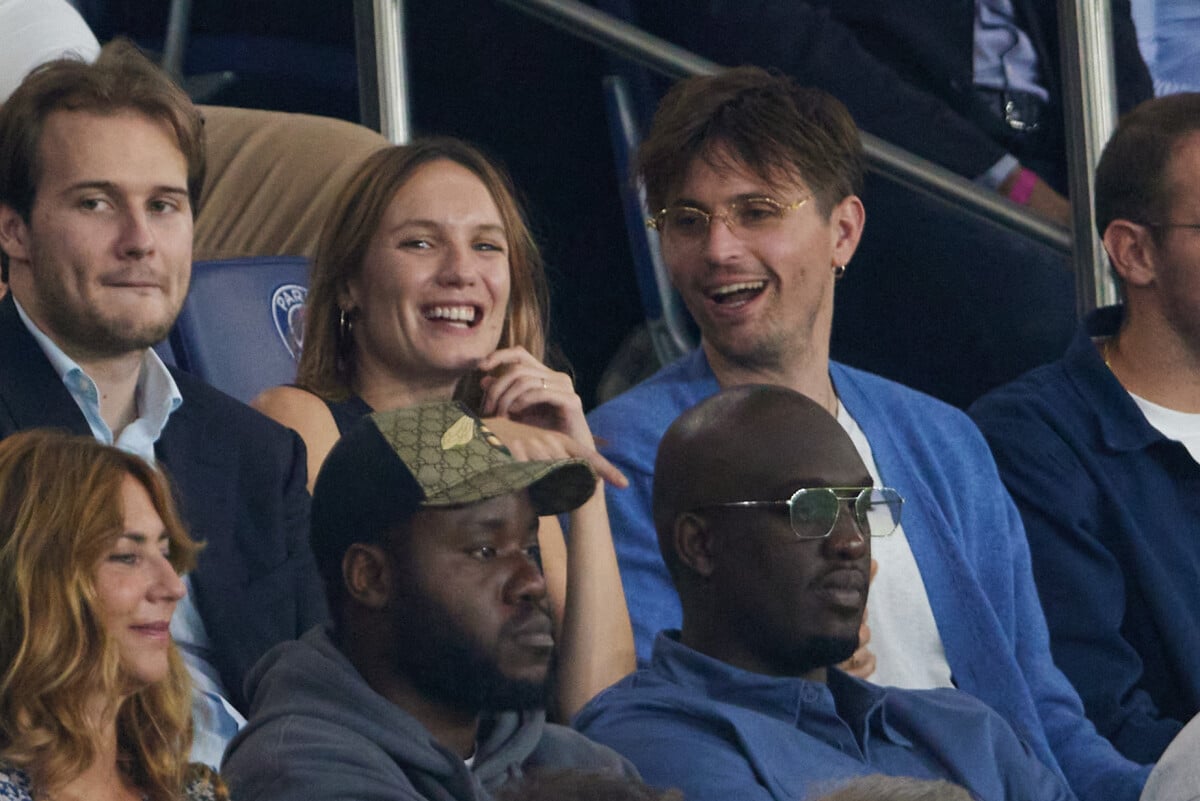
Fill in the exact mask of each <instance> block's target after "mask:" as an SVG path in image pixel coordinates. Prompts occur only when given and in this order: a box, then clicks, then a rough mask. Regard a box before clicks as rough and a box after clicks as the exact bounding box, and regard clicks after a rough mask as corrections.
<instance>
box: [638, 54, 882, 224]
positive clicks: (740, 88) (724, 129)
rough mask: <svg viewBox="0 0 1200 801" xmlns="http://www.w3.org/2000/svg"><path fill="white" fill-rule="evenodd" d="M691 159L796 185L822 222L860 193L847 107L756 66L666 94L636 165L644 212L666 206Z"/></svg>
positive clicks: (858, 158)
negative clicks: (811, 197)
mask: <svg viewBox="0 0 1200 801" xmlns="http://www.w3.org/2000/svg"><path fill="white" fill-rule="evenodd" d="M697 157H700V158H703V159H705V160H706V161H709V163H711V164H713V166H715V167H725V166H730V165H729V164H728V163H723V162H726V161H727V160H728V159H730V158H732V159H733V160H734V161H735V163H736V164H738V165H740V166H743V167H746V168H749V169H750V170H753V171H754V172H755V173H757V174H758V175H760V176H762V177H763V178H765V179H767V180H769V181H779V180H786V179H791V178H796V177H799V178H802V179H803V180H804V181H805V183H806V184H808V187H809V189H811V190H812V191H813V193H814V194H815V195H816V198H817V203H818V205H819V207H820V208H821V212H822V213H823V214H825V215H828V214H829V212H830V211H831V210H832V209H833V207H834V206H835V205H836V204H837V203H838V202H839V201H841V200H842V199H843V198H845V197H847V196H849V195H857V194H859V193H861V191H862V182H863V153H862V142H861V140H860V139H859V135H858V128H857V127H855V125H854V119H853V118H852V117H851V116H850V112H849V111H847V110H846V107H845V106H844V105H842V104H841V102H840V101H838V100H837V99H836V98H835V97H833V96H832V95H830V94H828V93H826V92H823V91H821V90H820V89H813V88H808V87H802V86H799V85H798V84H797V83H796V82H795V81H793V80H792V79H791V78H788V77H786V76H784V75H781V74H779V73H777V72H768V71H767V70H764V69H761V68H759V67H738V68H736V69H731V70H726V71H724V72H720V73H718V74H716V75H706V76H700V77H695V78H686V79H684V80H682V81H679V82H678V83H677V84H675V85H674V86H673V87H671V90H670V91H669V92H667V94H666V96H665V97H664V98H663V99H662V102H661V103H659V105H658V111H657V112H656V113H655V114H654V123H653V125H652V126H651V130H650V135H649V136H647V137H646V141H645V142H643V143H642V146H641V148H640V150H639V151H638V158H637V171H638V174H639V175H640V176H641V178H642V180H643V181H644V183H645V186H646V200H647V202H648V204H649V207H650V211H651V213H653V212H655V211H657V210H658V209H660V208H663V207H665V206H667V205H668V204H670V202H671V201H672V198H671V195H672V193H674V192H676V191H678V189H679V187H680V186H681V185H682V183H683V180H684V176H685V174H686V173H687V170H688V168H689V167H690V166H691V164H692V162H693V161H694V160H695V159H696V158H697Z"/></svg>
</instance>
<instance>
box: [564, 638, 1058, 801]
mask: <svg viewBox="0 0 1200 801" xmlns="http://www.w3.org/2000/svg"><path fill="white" fill-rule="evenodd" d="M574 725H575V727H576V728H577V729H579V730H580V731H581V732H583V733H584V734H585V735H587V736H588V737H589V738H591V739H592V740H595V741H596V742H599V743H602V744H604V745H607V746H609V747H611V748H613V749H614V750H616V751H617V752H618V753H620V754H622V755H623V756H625V757H627V758H628V759H629V760H630V761H631V762H633V763H634V766H635V767H636V768H637V769H638V772H639V773H641V775H642V778H643V779H644V780H645V781H646V782H648V783H650V784H652V785H656V786H664V787H679V788H680V789H682V790H683V792H684V795H685V796H686V797H687V798H688V799H689V801H726V799H731V798H736V799H739V801H766V799H777V801H785V800H786V801H795V800H796V799H802V798H808V797H817V796H819V795H821V794H823V793H824V792H827V791H829V790H830V789H832V788H833V787H835V786H837V785H838V784H839V783H841V782H842V781H844V780H847V779H850V778H853V777H855V776H865V775H869V774H872V773H884V774H889V775H893V776H913V777H917V778H924V779H947V780H950V781H953V782H956V783H958V784H961V785H963V786H964V787H966V788H967V789H968V790H970V791H971V792H972V793H973V794H974V795H975V796H976V797H977V798H979V799H980V800H981V801H1002V799H1008V800H1010V801H1048V800H1049V799H1074V798H1075V796H1074V795H1072V794H1071V791H1070V790H1069V789H1068V788H1067V786H1066V784H1065V783H1064V782H1063V780H1062V779H1061V778H1060V777H1059V776H1058V775H1057V774H1056V773H1054V772H1053V771H1051V770H1050V769H1049V768H1047V767H1046V766H1045V765H1043V764H1042V763H1041V762H1040V761H1039V760H1038V758H1037V757H1036V756H1035V755H1034V753H1033V751H1032V750H1031V749H1030V748H1029V746H1028V745H1027V744H1025V743H1024V742H1022V741H1021V740H1020V739H1019V738H1018V737H1017V735H1016V734H1015V733H1014V732H1013V730H1012V728H1011V727H1009V725H1008V724H1006V723H1005V722H1004V721H1003V719H1001V718H1000V716H999V715H997V714H996V713H995V712H993V711H992V710H991V709H989V708H988V707H987V706H985V705H984V704H982V703H981V702H979V701H977V700H976V699H974V698H972V697H971V696H969V695H967V694H966V693H963V692H960V691H958V690H947V689H942V690H900V689H895V688H885V687H878V686H876V685H873V684H870V683H869V682H865V681H860V680H859V679H856V678H853V677H852V676H849V675H847V674H845V673H842V672H841V671H839V670H837V669H834V668H831V669H830V670H829V679H828V683H827V684H822V683H819V682H813V681H807V680H805V679H799V678H779V677H773V676H764V675H761V674H758V673H751V672H748V671H744V670H740V669H738V668H735V667H732V666H730V665H727V664H725V663H723V662H720V661H717V660H715V659H712V658H710V657H708V656H705V655H704V654H701V653H699V652H698V651H694V650H692V649H691V648H688V647H687V646H684V645H682V644H680V643H679V642H678V632H663V633H661V634H659V636H658V638H657V639H656V641H655V643H654V656H653V658H652V660H651V662H650V665H649V667H646V668H643V669H642V670H639V671H638V672H636V673H634V674H632V675H631V676H628V677H626V678H625V679H623V680H621V681H620V682H618V683H617V684H616V685H614V686H613V687H610V688H609V689H607V690H605V691H604V692H602V693H601V694H600V695H599V696H597V697H596V698H595V699H594V700H593V701H592V702H591V703H589V704H588V705H587V706H586V707H584V709H583V710H582V711H581V712H580V713H579V715H578V716H577V717H576V719H575V722H574Z"/></svg>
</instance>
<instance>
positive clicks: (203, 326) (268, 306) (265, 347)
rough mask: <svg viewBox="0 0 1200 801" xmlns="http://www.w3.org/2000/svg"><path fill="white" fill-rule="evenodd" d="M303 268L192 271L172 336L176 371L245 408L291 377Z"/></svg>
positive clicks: (293, 263)
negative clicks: (253, 400) (260, 394)
mask: <svg viewBox="0 0 1200 801" xmlns="http://www.w3.org/2000/svg"><path fill="white" fill-rule="evenodd" d="M307 287H308V260H307V259H305V258H303V257H300V256H260V257H253V258H242V259H223V260H220V261H200V262H196V263H195V264H194V265H192V287H191V290H190V291H189V292H188V297H187V300H186V301H184V304H183V311H182V312H181V313H180V315H179V319H178V320H177V321H176V323H175V328H174V330H172V331H171V347H172V349H173V350H174V353H175V360H176V362H177V363H178V365H179V367H180V368H182V369H184V370H186V371H188V372H189V373H192V374H193V375H196V376H199V377H200V378H202V379H204V380H205V381H207V382H208V383H210V384H212V385H213V386H215V387H216V388H217V389H220V390H222V391H223V392H226V393H228V394H230V395H232V396H234V397H235V398H238V399H239V400H242V401H249V400H251V399H252V398H253V397H254V396H255V395H257V394H258V393H259V392H261V391H263V390H264V389H266V388H268V387H272V386H275V385H277V384H287V383H290V382H292V381H293V380H294V379H295V377H296V362H297V360H298V359H299V357H300V346H301V345H302V344H303V342H304V300H305V296H306V295H307V293H308V288H307Z"/></svg>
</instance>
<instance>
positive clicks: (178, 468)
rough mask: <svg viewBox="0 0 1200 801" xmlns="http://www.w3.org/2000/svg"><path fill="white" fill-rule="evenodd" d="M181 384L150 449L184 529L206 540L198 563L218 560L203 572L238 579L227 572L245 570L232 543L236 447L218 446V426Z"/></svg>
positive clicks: (243, 580) (219, 437)
mask: <svg viewBox="0 0 1200 801" xmlns="http://www.w3.org/2000/svg"><path fill="white" fill-rule="evenodd" d="M180 389H181V391H182V393H183V403H182V404H181V405H180V407H179V408H178V409H176V410H175V412H174V414H172V415H171V418H170V420H169V421H168V422H167V427H166V428H165V429H163V432H162V435H161V436H160V437H159V438H158V442H157V443H155V446H154V453H155V456H156V457H157V458H158V460H159V462H160V463H161V464H162V466H163V468H164V469H165V471H166V473H167V475H168V476H170V479H171V483H172V486H173V487H174V488H175V499H176V502H177V503H178V504H179V509H180V512H181V513H182V516H183V519H184V522H185V523H186V525H187V528H188V533H190V534H191V535H192V537H193V538H194V539H196V540H201V541H203V542H204V543H205V546H204V550H203V551H202V552H201V554H200V564H202V565H207V564H211V565H221V568H220V570H218V571H215V572H214V571H207V570H206V571H202V572H204V573H205V574H206V575H207V576H209V577H213V576H217V575H220V576H223V577H226V578H228V579H229V580H231V581H233V582H237V583H238V584H241V583H244V582H245V581H246V577H245V576H235V575H230V573H231V572H233V573H237V572H239V571H241V570H243V569H244V566H243V564H242V560H241V559H239V558H237V555H236V552H235V551H236V549H235V548H234V543H233V537H234V532H235V531H236V530H237V520H236V519H235V512H236V509H237V502H236V499H237V497H238V491H237V487H236V486H235V484H236V481H237V476H238V471H237V465H236V464H230V459H231V457H230V455H229V454H230V452H231V451H232V452H235V453H236V450H235V449H231V448H226V447H222V440H223V438H224V437H223V434H222V432H221V431H220V430H219V429H220V426H219V425H217V424H216V421H214V420H211V419H210V416H209V415H208V413H207V411H206V410H205V409H204V408H203V407H202V401H200V400H198V399H196V398H195V397H190V396H189V394H188V393H187V392H186V389H185V388H184V386H183V385H182V383H181V385H180Z"/></svg>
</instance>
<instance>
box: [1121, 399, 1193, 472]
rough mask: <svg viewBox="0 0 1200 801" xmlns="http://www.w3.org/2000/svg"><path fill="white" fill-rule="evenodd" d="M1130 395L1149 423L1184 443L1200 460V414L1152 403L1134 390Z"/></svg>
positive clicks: (1189, 451)
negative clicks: (1135, 393) (1134, 392)
mask: <svg viewBox="0 0 1200 801" xmlns="http://www.w3.org/2000/svg"><path fill="white" fill-rule="evenodd" d="M1127 391H1128V390H1127ZM1129 397H1131V398H1133V402H1134V403H1136V404H1137V407H1138V408H1139V409H1141V410H1142V414H1144V415H1145V416H1146V422H1147V423H1149V424H1150V425H1152V426H1154V428H1155V429H1157V430H1158V431H1159V433H1161V434H1162V435H1163V436H1164V437H1166V438H1167V439H1170V440H1174V441H1176V442H1179V443H1182V444H1183V447H1185V448H1187V450H1188V453H1190V454H1191V455H1192V460H1193V461H1195V462H1200V414H1197V413H1194V412H1177V411H1175V410H1174V409H1168V408H1167V407H1166V406H1159V405H1158V404H1157V403H1151V402H1150V401H1148V400H1146V399H1145V398H1141V397H1138V396H1137V395H1134V394H1133V393H1132V392H1130V393H1129Z"/></svg>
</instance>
